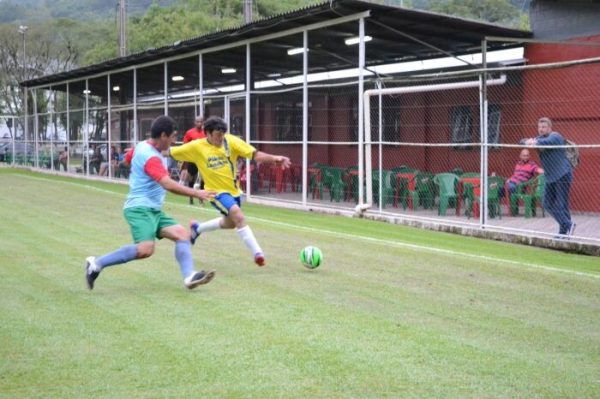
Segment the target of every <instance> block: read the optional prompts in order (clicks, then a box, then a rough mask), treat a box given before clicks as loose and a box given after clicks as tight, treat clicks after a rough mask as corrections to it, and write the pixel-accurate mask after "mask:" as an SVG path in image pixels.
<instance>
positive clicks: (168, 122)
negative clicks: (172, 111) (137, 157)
mask: <svg viewBox="0 0 600 399" xmlns="http://www.w3.org/2000/svg"><path fill="white" fill-rule="evenodd" d="M150 130H151V134H150V137H152V138H153V139H157V138H159V137H160V135H161V134H162V133H163V132H164V133H166V134H167V135H169V136H170V135H171V133H173V131H174V130H175V121H174V120H173V118H171V117H169V116H166V115H163V116H159V117H158V118H156V119H154V120H153V121H152V126H151V127H150Z"/></svg>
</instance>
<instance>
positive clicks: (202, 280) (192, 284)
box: [184, 270, 216, 290]
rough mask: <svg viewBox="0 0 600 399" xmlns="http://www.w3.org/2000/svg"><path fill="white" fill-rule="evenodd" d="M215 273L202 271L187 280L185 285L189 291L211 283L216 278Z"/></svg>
mask: <svg viewBox="0 0 600 399" xmlns="http://www.w3.org/2000/svg"><path fill="white" fill-rule="evenodd" d="M215 273H216V272H215V271H214V270H209V271H207V272H205V271H204V270H200V271H199V272H195V273H194V274H192V275H191V276H189V277H188V278H186V279H185V280H184V284H185V286H186V287H187V288H188V289H190V290H191V289H194V288H196V287H197V286H199V285H202V284H208V283H210V281H211V280H212V279H213V278H215Z"/></svg>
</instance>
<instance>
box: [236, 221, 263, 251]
mask: <svg viewBox="0 0 600 399" xmlns="http://www.w3.org/2000/svg"><path fill="white" fill-rule="evenodd" d="M235 231H237V233H238V234H239V236H240V238H241V239H242V241H244V244H246V246H247V247H248V248H249V249H250V251H252V255H255V256H256V254H258V253H262V249H261V248H260V245H258V242H257V241H256V237H254V233H253V232H252V229H251V228H250V226H244V227H242V228H241V229H235Z"/></svg>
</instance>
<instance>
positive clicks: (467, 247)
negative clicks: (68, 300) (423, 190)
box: [30, 176, 600, 278]
mask: <svg viewBox="0 0 600 399" xmlns="http://www.w3.org/2000/svg"><path fill="white" fill-rule="evenodd" d="M30 178H33V179H38V178H39V179H42V180H48V179H49V178H52V177H33V176H30ZM60 181H61V182H62V183H65V184H70V185H76V186H80V187H87V188H88V189H90V190H92V191H99V192H104V193H108V194H111V195H117V196H119V197H120V198H124V197H122V196H124V193H125V190H126V188H124V187H123V186H122V185H120V184H118V185H115V184H108V183H103V182H85V181H80V180H76V181H74V182H73V181H70V180H67V181H65V180H64V178H62V179H61V180H60ZM103 187H104V188H103ZM244 208H245V209H246V210H247V211H248V209H250V211H248V212H247V214H248V215H249V216H248V219H249V220H250V221H251V222H252V223H253V224H267V225H283V226H288V227H290V228H293V229H298V230H304V231H306V232H307V233H309V234H314V233H317V232H320V233H323V234H330V235H334V236H335V237H336V238H337V239H340V238H341V239H348V240H358V241H359V242H363V241H372V242H376V243H379V244H381V245H383V246H399V247H404V248H412V249H413V250H415V251H418V252H422V251H431V252H434V253H446V254H449V255H452V256H457V257H461V258H464V257H470V258H474V259H478V260H479V261H481V262H484V263H486V264H487V263H490V262H491V263H493V264H498V262H500V263H501V264H500V266H512V267H519V268H522V267H533V268H539V269H543V270H548V271H565V272H567V273H575V274H580V275H582V276H587V277H592V278H600V259H598V258H596V257H589V256H584V257H578V258H577V257H573V256H572V255H570V254H567V253H561V252H557V251H549V250H545V249H540V248H532V247H525V246H522V245H513V244H507V243H502V242H495V241H488V240H482V239H477V238H471V237H457V236H456V235H453V234H446V233H432V232H429V231H426V230H420V229H415V228H410V227H403V226H390V225H386V224H385V223H381V222H374V221H368V220H356V219H348V218H343V217H342V218H340V217H337V216H328V215H315V214H311V213H308V214H307V213H305V212H297V211H290V210H286V209H273V208H268V207H260V206H258V207H257V206H253V205H252V204H246V205H245V206H244ZM165 209H168V210H173V209H186V210H190V209H191V210H192V212H195V213H200V214H201V215H205V217H208V218H210V217H214V215H215V213H214V210H213V209H212V208H211V207H208V208H207V209H204V208H198V207H190V206H188V205H186V204H184V200H183V199H181V198H180V197H177V196H171V197H170V198H169V199H168V202H167V204H166V206H165ZM315 224H317V225H323V227H322V228H320V229H318V231H317V230H316V229H315V228H314V227H313V226H314V225H315ZM357 225H358V226H360V231H361V234H356V233H354V234H351V233H348V230H349V229H356V228H357V227H356V226H357ZM352 226H353V227H352ZM328 227H329V228H331V230H328V229H327V228H328ZM483 252H486V253H487V254H486V255H483V254H482V253H483ZM534 261H535V262H534ZM540 262H541V263H540Z"/></svg>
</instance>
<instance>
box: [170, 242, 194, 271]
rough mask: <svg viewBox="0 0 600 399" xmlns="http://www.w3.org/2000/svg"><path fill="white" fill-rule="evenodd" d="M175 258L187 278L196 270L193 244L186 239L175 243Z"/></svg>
mask: <svg viewBox="0 0 600 399" xmlns="http://www.w3.org/2000/svg"><path fill="white" fill-rule="evenodd" d="M175 258H176V259H177V263H179V269H180V270H181V275H182V276H183V278H186V277H187V276H189V275H190V274H192V273H193V272H194V260H193V259H192V244H191V243H190V242H189V241H186V240H179V241H177V242H176V243H175Z"/></svg>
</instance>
